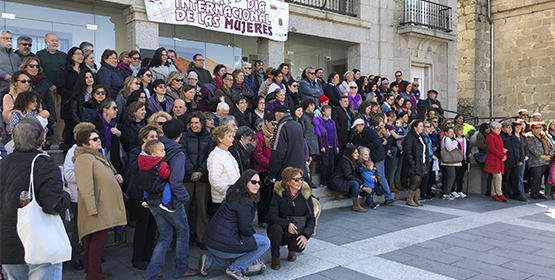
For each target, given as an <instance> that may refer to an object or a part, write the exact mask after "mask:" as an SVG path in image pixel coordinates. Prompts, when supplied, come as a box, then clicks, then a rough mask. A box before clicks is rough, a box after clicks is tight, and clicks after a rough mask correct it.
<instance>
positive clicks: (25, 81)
mask: <svg viewBox="0 0 555 280" xmlns="http://www.w3.org/2000/svg"><path fill="white" fill-rule="evenodd" d="M17 81H18V82H20V83H22V84H25V83H29V84H30V83H31V82H32V81H31V80H17Z"/></svg>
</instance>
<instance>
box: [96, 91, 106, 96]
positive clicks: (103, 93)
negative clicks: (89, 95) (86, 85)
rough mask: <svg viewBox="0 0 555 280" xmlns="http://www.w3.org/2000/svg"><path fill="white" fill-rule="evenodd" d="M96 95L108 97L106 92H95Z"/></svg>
mask: <svg viewBox="0 0 555 280" xmlns="http://www.w3.org/2000/svg"><path fill="white" fill-rule="evenodd" d="M94 93H95V94H96V95H106V92H105V91H101V90H97V91H95V92H94Z"/></svg>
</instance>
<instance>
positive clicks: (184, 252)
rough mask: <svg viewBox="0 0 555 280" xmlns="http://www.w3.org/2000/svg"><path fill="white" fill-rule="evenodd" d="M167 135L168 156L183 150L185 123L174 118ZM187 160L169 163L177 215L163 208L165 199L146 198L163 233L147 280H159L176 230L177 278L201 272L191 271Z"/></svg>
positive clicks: (179, 158) (163, 139)
mask: <svg viewBox="0 0 555 280" xmlns="http://www.w3.org/2000/svg"><path fill="white" fill-rule="evenodd" d="M162 130H163V131H164V135H165V136H166V137H160V138H159V139H158V140H160V142H162V143H163V144H164V147H165V149H166V153H168V152H170V151H171V150H174V149H180V148H181V145H179V143H178V142H179V140H180V139H181V133H182V132H183V131H184V130H185V129H184V126H183V123H182V122H181V121H180V120H178V119H171V120H169V121H167V122H165V123H164V125H163V126H162ZM186 162H187V158H186V156H185V154H184V153H182V152H180V153H177V154H176V155H175V156H174V157H173V158H171V159H170V161H169V166H170V170H171V174H170V178H169V184H170V188H171V191H172V202H173V206H174V208H175V212H173V213H170V212H168V211H166V210H163V209H161V208H160V206H158V205H160V203H161V202H162V196H161V195H157V194H151V195H149V196H148V198H147V202H148V205H149V209H150V212H151V213H152V215H153V216H154V219H156V225H157V226H158V231H159V232H160V239H159V240H158V244H156V248H154V253H153V254H152V257H151V259H150V264H149V265H148V267H147V272H146V277H145V279H147V280H156V279H159V278H158V277H159V274H160V271H161V269H160V267H161V266H162V265H164V262H165V259H166V252H167V251H168V248H169V247H170V244H171V242H172V240H173V230H174V229H175V231H176V233H177V236H176V240H177V245H176V248H177V249H176V256H175V277H176V278H178V277H179V278H181V277H187V276H194V275H197V274H198V270H196V269H191V268H189V222H188V221H187V214H186V213H185V208H184V207H183V203H185V202H187V201H189V199H190V197H189V193H188V192H187V190H186V189H185V186H183V178H185V164H186Z"/></svg>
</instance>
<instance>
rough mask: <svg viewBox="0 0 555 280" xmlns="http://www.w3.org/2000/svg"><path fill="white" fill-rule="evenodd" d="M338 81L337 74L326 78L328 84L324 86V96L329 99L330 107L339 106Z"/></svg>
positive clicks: (339, 92)
mask: <svg viewBox="0 0 555 280" xmlns="http://www.w3.org/2000/svg"><path fill="white" fill-rule="evenodd" d="M339 81H340V77H339V73H337V72H333V73H331V74H330V75H329V76H328V84H327V85H325V86H324V95H325V96H327V97H328V98H329V99H330V105H331V106H332V107H336V106H339V97H341V91H340V90H339Z"/></svg>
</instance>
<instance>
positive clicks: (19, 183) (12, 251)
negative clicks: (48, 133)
mask: <svg viewBox="0 0 555 280" xmlns="http://www.w3.org/2000/svg"><path fill="white" fill-rule="evenodd" d="M38 153H39V151H32V152H18V151H15V152H14V153H12V154H10V155H8V156H6V157H5V158H3V159H2V160H0V225H2V226H1V227H0V257H1V258H0V262H1V263H2V264H24V263H25V260H24V257H25V251H24V249H23V244H21V240H20V239H19V236H18V234H17V228H16V226H17V209H18V208H19V194H20V193H21V191H28V190H29V179H30V175H31V163H32V161H33V158H34V157H35V156H36V155H37V154H38ZM33 175H34V183H35V196H36V197H37V202H38V204H39V205H40V206H42V210H43V211H44V212H45V213H48V214H54V215H57V214H61V213H63V212H64V211H65V210H66V209H67V208H68V207H69V205H70V202H71V198H70V195H69V193H67V192H65V191H64V190H63V186H64V182H63V181H62V176H61V174H60V168H59V167H58V165H57V164H56V162H55V161H54V159H53V158H51V157H48V156H40V157H38V158H37V160H36V161H35V170H34V174H33Z"/></svg>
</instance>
